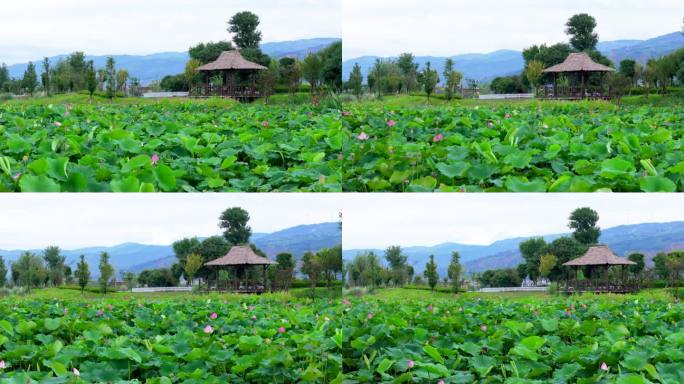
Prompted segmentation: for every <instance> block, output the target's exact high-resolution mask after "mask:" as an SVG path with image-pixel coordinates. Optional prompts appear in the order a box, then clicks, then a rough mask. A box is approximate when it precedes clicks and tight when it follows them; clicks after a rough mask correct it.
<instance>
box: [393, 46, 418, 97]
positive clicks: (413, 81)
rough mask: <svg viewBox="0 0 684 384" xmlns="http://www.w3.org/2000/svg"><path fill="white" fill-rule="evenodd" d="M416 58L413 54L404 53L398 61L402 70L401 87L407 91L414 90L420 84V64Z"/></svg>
mask: <svg viewBox="0 0 684 384" xmlns="http://www.w3.org/2000/svg"><path fill="white" fill-rule="evenodd" d="M414 59H415V58H414V56H413V54H411V53H402V54H401V55H399V57H398V58H397V62H396V65H397V67H399V70H400V71H401V88H402V90H403V91H404V92H406V93H410V92H412V91H414V90H415V89H416V88H417V86H418V64H417V63H415V62H414Z"/></svg>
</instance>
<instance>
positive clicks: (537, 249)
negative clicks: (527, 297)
mask: <svg viewBox="0 0 684 384" xmlns="http://www.w3.org/2000/svg"><path fill="white" fill-rule="evenodd" d="M546 247H547V244H546V241H544V238H543V237H533V238H531V239H528V240H525V241H523V242H522V243H520V245H518V249H519V250H520V255H521V256H522V258H523V260H524V261H525V263H524V265H525V267H524V268H523V269H524V273H525V274H526V275H528V276H529V277H530V279H532V280H533V281H535V282H536V281H537V279H538V278H539V264H540V257H541V255H542V252H543V251H544V249H545V248H546ZM520 277H521V278H524V277H525V275H521V276H520Z"/></svg>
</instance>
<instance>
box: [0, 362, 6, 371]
mask: <svg viewBox="0 0 684 384" xmlns="http://www.w3.org/2000/svg"><path fill="white" fill-rule="evenodd" d="M5 368H7V364H5V360H0V369H5Z"/></svg>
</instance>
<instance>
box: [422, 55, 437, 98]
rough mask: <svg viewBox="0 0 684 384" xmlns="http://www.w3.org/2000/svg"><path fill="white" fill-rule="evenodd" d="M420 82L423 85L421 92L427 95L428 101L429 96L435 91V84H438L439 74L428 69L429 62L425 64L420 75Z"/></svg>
mask: <svg viewBox="0 0 684 384" xmlns="http://www.w3.org/2000/svg"><path fill="white" fill-rule="evenodd" d="M420 80H421V83H422V84H423V91H425V94H426V95H427V98H428V101H430V95H432V93H433V92H434V91H435V87H436V86H437V83H439V74H438V73H437V71H436V70H434V69H432V68H430V62H429V61H428V62H427V63H426V64H425V68H424V69H423V72H421V74H420Z"/></svg>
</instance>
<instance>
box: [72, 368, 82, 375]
mask: <svg viewBox="0 0 684 384" xmlns="http://www.w3.org/2000/svg"><path fill="white" fill-rule="evenodd" d="M71 372H73V374H74V376H81V372H79V371H78V369H76V367H74V369H72V370H71Z"/></svg>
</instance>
